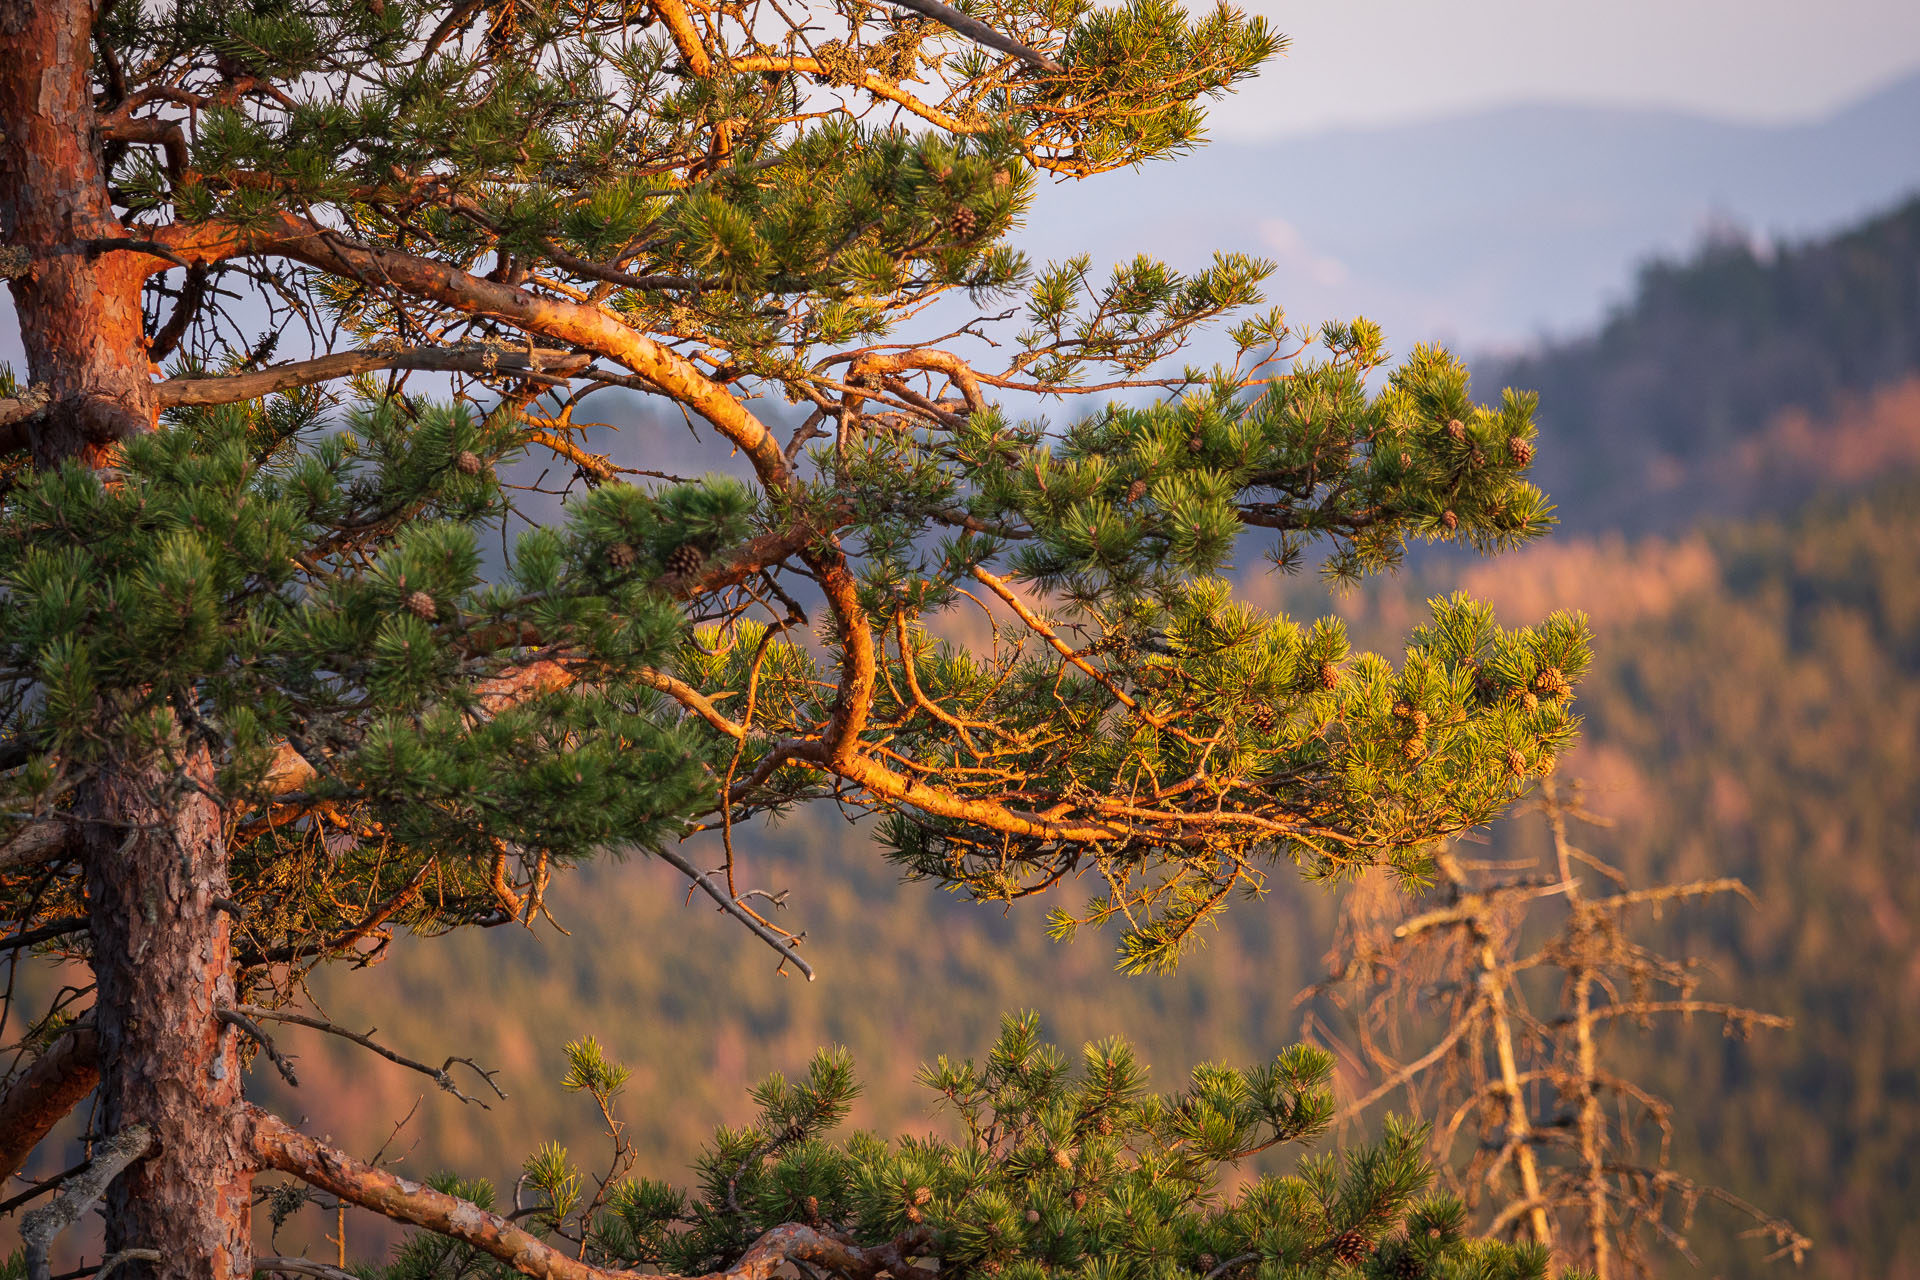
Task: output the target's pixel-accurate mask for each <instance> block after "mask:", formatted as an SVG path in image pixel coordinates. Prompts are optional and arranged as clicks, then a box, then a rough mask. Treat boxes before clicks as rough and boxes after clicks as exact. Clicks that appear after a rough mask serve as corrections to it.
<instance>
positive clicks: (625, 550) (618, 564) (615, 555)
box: [607, 542, 640, 569]
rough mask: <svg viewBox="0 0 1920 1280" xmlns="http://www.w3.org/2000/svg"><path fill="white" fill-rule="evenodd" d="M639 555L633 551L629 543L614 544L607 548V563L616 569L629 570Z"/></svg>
mask: <svg viewBox="0 0 1920 1280" xmlns="http://www.w3.org/2000/svg"><path fill="white" fill-rule="evenodd" d="M639 558H640V553H639V552H638V551H635V550H634V549H633V544H632V543H630V542H616V543H614V544H613V545H612V546H610V547H608V548H607V563H608V564H610V565H612V566H613V567H614V568H616V569H631V568H632V567H633V562H634V561H635V560H638V559H639Z"/></svg>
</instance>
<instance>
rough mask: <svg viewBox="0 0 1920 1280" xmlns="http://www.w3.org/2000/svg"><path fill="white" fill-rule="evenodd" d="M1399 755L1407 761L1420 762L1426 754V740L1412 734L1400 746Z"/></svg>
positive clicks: (1419, 735)
mask: <svg viewBox="0 0 1920 1280" xmlns="http://www.w3.org/2000/svg"><path fill="white" fill-rule="evenodd" d="M1400 754H1401V755H1403V756H1405V757H1406V758H1407V759H1409V760H1421V759H1424V758H1425V757H1426V754H1427V740H1426V738H1425V737H1424V736H1423V735H1421V734H1418V733H1416V734H1414V735H1413V736H1412V737H1411V738H1408V739H1407V740H1406V741H1405V742H1403V743H1401V744H1400Z"/></svg>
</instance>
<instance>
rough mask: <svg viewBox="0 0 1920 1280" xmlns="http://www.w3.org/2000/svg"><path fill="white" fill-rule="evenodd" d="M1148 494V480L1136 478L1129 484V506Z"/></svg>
mask: <svg viewBox="0 0 1920 1280" xmlns="http://www.w3.org/2000/svg"><path fill="white" fill-rule="evenodd" d="M1146 496H1147V482H1146V481H1145V480H1135V481H1134V482H1133V483H1132V484H1130V485H1128V486H1127V505H1128V506H1132V505H1133V504H1134V503H1136V502H1138V501H1140V499H1142V498H1144V497H1146Z"/></svg>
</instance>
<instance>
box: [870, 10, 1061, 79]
mask: <svg viewBox="0 0 1920 1280" xmlns="http://www.w3.org/2000/svg"><path fill="white" fill-rule="evenodd" d="M889 3H891V4H896V5H899V6H900V7H901V8H902V9H908V10H911V11H912V12H914V13H917V14H919V15H920V16H921V17H924V18H932V19H933V20H934V21H935V22H937V23H939V24H940V25H941V26H943V27H946V28H948V29H949V30H952V31H957V32H959V33H960V34H961V35H963V36H965V37H966V38H967V39H969V40H971V41H973V42H974V43H975V44H983V45H985V46H987V48H989V49H993V50H996V51H998V52H1000V53H1005V54H1011V55H1012V56H1013V57H1016V58H1018V59H1020V61H1022V62H1024V63H1026V64H1027V65H1028V66H1031V67H1037V68H1038V69H1040V70H1041V71H1050V72H1052V73H1054V74H1055V75H1058V74H1060V73H1061V72H1062V71H1064V70H1065V68H1064V67H1062V66H1061V65H1060V64H1059V63H1057V62H1055V61H1054V60H1053V59H1052V58H1049V57H1048V56H1047V55H1046V54H1044V53H1041V52H1040V51H1039V50H1038V49H1032V48H1029V47H1028V46H1026V45H1024V44H1021V43H1020V42H1019V41H1018V40H1015V39H1014V38H1013V37H1012V36H1006V35H1001V34H1000V33H999V32H998V31H995V30H994V29H993V28H992V27H990V26H988V25H987V24H986V23H984V22H982V21H980V20H979V19H978V18H969V17H968V16H967V15H966V14H964V13H962V12H960V11H959V10H958V9H956V8H954V7H953V6H952V5H950V4H942V3H941V2H940V0H889Z"/></svg>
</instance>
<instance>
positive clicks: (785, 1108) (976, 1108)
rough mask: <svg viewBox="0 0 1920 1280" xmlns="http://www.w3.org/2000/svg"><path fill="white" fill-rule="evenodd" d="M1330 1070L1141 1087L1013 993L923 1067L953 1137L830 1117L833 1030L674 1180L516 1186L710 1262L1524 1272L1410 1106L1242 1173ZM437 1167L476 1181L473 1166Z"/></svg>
mask: <svg viewBox="0 0 1920 1280" xmlns="http://www.w3.org/2000/svg"><path fill="white" fill-rule="evenodd" d="M570 1053H571V1057H572V1059H573V1063H572V1066H571V1068H570V1071H569V1084H570V1085H571V1084H575V1083H576V1082H578V1081H580V1080H582V1079H592V1078H598V1079H600V1080H602V1081H606V1080H608V1079H610V1076H609V1073H610V1072H612V1073H616V1074H617V1072H618V1068H617V1067H613V1066H612V1064H609V1063H607V1062H606V1061H605V1060H604V1058H603V1057H602V1056H601V1053H600V1050H599V1048H598V1046H596V1045H593V1044H592V1042H590V1041H588V1042H582V1043H579V1044H576V1045H574V1046H572V1047H571V1050H570ZM1076 1067H1077V1069H1076ZM1332 1069H1333V1059H1332V1057H1331V1055H1329V1054H1327V1053H1326V1052H1325V1051H1323V1050H1320V1049H1315V1048H1310V1047H1307V1046H1304V1045H1296V1046H1294V1047H1293V1048H1291V1049H1288V1050H1286V1051H1285V1052H1283V1053H1281V1054H1280V1055H1279V1056H1278V1057H1277V1058H1276V1059H1274V1061H1272V1062H1270V1063H1268V1064H1266V1065H1264V1066H1260V1067H1255V1068H1251V1069H1244V1070H1242V1069H1232V1068H1227V1067H1220V1066H1202V1067H1199V1068H1196V1069H1195V1071H1194V1072H1193V1075H1192V1078H1191V1079H1190V1080H1189V1081H1187V1083H1186V1085H1185V1087H1184V1088H1182V1089H1180V1090H1179V1091H1177V1092H1175V1093H1171V1094H1157V1093H1154V1092H1152V1091H1151V1090H1150V1089H1149V1088H1148V1085H1147V1074H1148V1072H1147V1067H1146V1065H1145V1064H1144V1063H1142V1062H1140V1061H1139V1060H1138V1058H1137V1057H1136V1056H1135V1053H1134V1051H1133V1049H1132V1047H1131V1046H1129V1045H1128V1044H1126V1043H1125V1042H1124V1041H1119V1040H1108V1041H1103V1042H1100V1043H1097V1044H1089V1045H1086V1046H1085V1047H1084V1048H1083V1049H1082V1050H1081V1053H1080V1057H1079V1061H1078V1063H1077V1064H1075V1063H1073V1062H1070V1061H1069V1059H1068V1057H1067V1055H1065V1054H1064V1053H1062V1052H1061V1051H1060V1050H1059V1049H1057V1048H1056V1047H1054V1046H1053V1045H1051V1044H1048V1043H1046V1041H1045V1040H1044V1039H1043V1037H1042V1034H1041V1029H1040V1026H1039V1022H1038V1020H1037V1019H1036V1018H1035V1017H1034V1016H1033V1015H1031V1014H1023V1015H1018V1016H1009V1017H1007V1018H1005V1019H1004V1020H1003V1023H1002V1028H1001V1033H1000V1036H999V1039H998V1040H997V1041H996V1042H995V1043H994V1045H993V1046H992V1047H991V1049H990V1050H989V1052H988V1054H987V1056H986V1057H985V1059H984V1060H981V1061H978V1062H976V1061H975V1060H973V1059H971V1058H968V1059H964V1060H960V1061H954V1060H951V1059H947V1058H941V1059H939V1060H938V1061H937V1062H935V1063H933V1064H930V1065H929V1066H927V1067H926V1068H924V1069H923V1070H922V1072H921V1081H922V1083H923V1084H925V1085H926V1087H927V1088H928V1089H929V1090H930V1091H931V1092H932V1093H933V1095H934V1097H935V1099H936V1110H937V1111H940V1112H945V1113H947V1114H948V1115H949V1116H950V1118H951V1121H952V1124H951V1126H950V1127H952V1128H954V1129H955V1130H956V1132H957V1134H958V1136H957V1137H955V1138H953V1139H951V1140H949V1139H945V1138H940V1137H937V1136H932V1135H929V1136H926V1137H902V1138H899V1139H896V1140H894V1141H891V1142H889V1141H887V1140H885V1139H883V1138H882V1137H880V1136H878V1135H875V1134H872V1133H866V1132H855V1133H852V1134H849V1135H846V1136H844V1137H841V1136H837V1135H836V1130H837V1129H838V1128H839V1127H840V1126H841V1124H842V1122H843V1121H844V1120H845V1118H846V1115H847V1111H848V1108H849V1106H850V1104H851V1103H852V1102H853V1100H854V1099H855V1098H856V1097H857V1096H858V1094H859V1092H860V1086H859V1083H858V1081H857V1079H856V1077H855V1075H854V1071H853V1064H852V1060H851V1058H850V1057H849V1056H848V1055H847V1054H846V1053H845V1051H844V1050H825V1051H822V1052H821V1053H820V1054H818V1055H816V1056H815V1058H814V1059H813V1062H812V1064H811V1065H810V1066H809V1068H808V1071H807V1075H806V1077H805V1078H804V1079H802V1080H797V1081H790V1080H787V1079H785V1078H783V1077H781V1076H778V1075H775V1076H771V1077H769V1078H768V1079H766V1080H764V1081H762V1082H761V1083H760V1084H759V1085H758V1086H757V1087H755V1088H754V1090H753V1099H754V1102H755V1103H756V1105H757V1106H758V1108H759V1114H758V1116H757V1118H756V1119H755V1120H754V1122H753V1123H752V1124H750V1125H747V1126H745V1127H742V1128H739V1129H724V1128H723V1129H721V1130H720V1131H719V1132H718V1133H716V1134H715V1136H714V1140H713V1142H712V1144H711V1145H710V1146H708V1147H707V1149H706V1150H705V1151H704V1152H703V1153H702V1155H701V1157H700V1160H699V1161H698V1164H697V1169H696V1172H697V1175H698V1183H697V1185H696V1186H695V1187H694V1188H692V1189H691V1190H684V1191H683V1190H680V1189H677V1188H675V1187H673V1186H671V1185H669V1184H668V1183H665V1182H661V1181H657V1180H654V1179H649V1178H633V1177H626V1178H622V1179H620V1180H618V1181H614V1182H610V1183H607V1184H606V1185H604V1186H603V1188H602V1192H601V1195H600V1197H599V1199H598V1201H596V1202H595V1203H593V1204H591V1205H589V1204H588V1203H587V1197H586V1194H585V1188H587V1187H589V1186H591V1185H592V1184H593V1183H594V1182H595V1181H598V1180H599V1179H598V1177H597V1175H591V1174H588V1173H586V1172H584V1171H583V1170H581V1169H580V1168H579V1167H578V1166H577V1164H576V1163H575V1162H574V1160H573V1158H572V1157H571V1156H570V1155H569V1153H568V1152H567V1151H565V1150H564V1149H563V1148H560V1147H558V1146H551V1145H550V1146H547V1147H544V1148H542V1149H541V1150H540V1151H538V1152H536V1153H534V1154H533V1155H532V1156H531V1157H529V1158H528V1160H527V1161H526V1163H525V1166H524V1167H523V1169H522V1172H521V1178H520V1188H521V1191H520V1192H518V1193H517V1194H519V1195H523V1196H524V1197H525V1202H524V1204H523V1206H522V1207H523V1208H524V1210H525V1211H526V1212H525V1214H524V1217H525V1218H527V1219H531V1220H532V1221H535V1222H538V1223H539V1224H540V1225H541V1226H542V1228H543V1229H544V1230H545V1231H546V1232H548V1233H550V1234H551V1235H553V1236H554V1237H556V1238H558V1239H561V1240H566V1241H579V1242H580V1245H579V1246H576V1247H582V1248H583V1254H582V1256H584V1257H586V1258H588V1259H589V1260H591V1261H593V1262H595V1263H597V1264H599V1265H602V1266H618V1267H627V1268H631V1267H653V1268H659V1269H661V1270H663V1271H666V1272H669V1273H672V1274H678V1275H698V1274H704V1273H707V1272H711V1271H717V1270H722V1269H725V1268H727V1267H729V1266H731V1265H732V1264H733V1262H734V1261H735V1260H736V1259H738V1258H739V1257H740V1256H741V1255H742V1254H743V1253H744V1252H745V1251H746V1250H747V1248H748V1246H749V1245H751V1244H752V1242H753V1241H754V1240H755V1239H756V1238H758V1237H759V1236H760V1235H761V1234H762V1233H763V1232H765V1231H767V1230H769V1229H771V1228H773V1227H776V1226H778V1225H780V1224H783V1223H805V1224H807V1225H809V1226H812V1227H815V1228H817V1229H821V1230H824V1231H827V1232H829V1233H831V1234H835V1235H837V1236H839V1237H841V1238H844V1239H847V1240H849V1241H852V1242H855V1243H858V1244H862V1245H876V1244H884V1243H886V1242H889V1241H893V1240H897V1239H907V1240H910V1241H912V1242H913V1243H912V1246H911V1248H910V1249H909V1252H910V1253H911V1254H912V1255H913V1256H916V1257H918V1258H920V1259H921V1265H923V1266H924V1265H925V1263H927V1262H928V1261H934V1260H937V1261H938V1264H939V1271H940V1274H941V1275H956V1276H962V1277H995V1278H998V1280H1044V1278H1045V1277H1049V1276H1072V1277H1080V1278H1083V1280H1146V1278H1148V1277H1162V1278H1165V1280H1177V1278H1179V1277H1196V1278H1198V1277H1212V1278H1213V1280H1222V1278H1225V1280H1309V1278H1310V1277H1322V1276H1326V1277H1348V1276H1351V1277H1366V1278H1367V1280H1374V1278H1376V1277H1378V1278H1381V1280H1386V1278H1388V1277H1391V1278H1392V1280H1405V1278H1406V1277H1415V1278H1429V1277H1430V1278H1431V1280H1543V1278H1544V1277H1545V1276H1546V1275H1547V1274H1548V1266H1547V1257H1546V1252H1545V1250H1543V1249H1540V1248H1538V1247H1535V1246H1527V1245H1521V1246H1512V1245H1505V1244H1498V1243H1493V1242H1488V1241H1481V1240H1475V1239H1473V1238H1471V1237H1469V1236H1468V1234H1467V1232H1466V1226H1467V1221H1468V1216H1467V1213H1466V1210H1465V1208H1464V1207H1463V1206H1462V1204H1461V1202H1460V1201H1459V1200H1458V1199H1456V1198H1454V1197H1451V1196H1448V1195H1444V1194H1435V1193H1434V1192H1433V1190H1432V1183H1433V1169H1432V1167H1431V1166H1430V1165H1429V1164H1428V1163H1427V1161H1426V1159H1425V1158H1424V1155H1423V1147H1424V1145H1425V1143H1426V1140H1427V1131H1426V1127H1425V1126H1423V1125H1416V1124H1408V1123H1404V1122H1402V1121H1399V1120H1397V1119H1390V1120H1389V1121H1388V1122H1387V1124H1386V1126H1385V1129H1384V1131H1383V1133H1382V1136H1381V1138H1380V1141H1379V1142H1378V1143H1376V1144H1374V1145H1371V1146H1365V1147H1358V1148H1354V1149H1351V1150H1349V1151H1347V1152H1346V1153H1345V1154H1344V1155H1343V1156H1341V1157H1338V1158H1336V1157H1333V1156H1309V1157H1306V1158H1304V1159H1303V1160H1301V1162H1300V1165H1299V1169H1298V1171H1297V1172H1296V1173H1294V1174H1290V1175H1287V1176H1275V1175H1261V1176H1255V1175H1253V1174H1251V1173H1250V1172H1243V1171H1242V1170H1241V1168H1240V1166H1241V1165H1242V1164H1243V1163H1245V1162H1247V1161H1249V1160H1251V1159H1253V1158H1254V1157H1255V1156H1257V1155H1259V1154H1260V1153H1261V1152H1265V1151H1268V1150H1270V1149H1284V1148H1288V1147H1298V1146H1304V1145H1308V1144H1310V1143H1312V1141H1313V1140H1314V1139H1316V1138H1318V1137H1320V1136H1321V1135H1322V1134H1324V1133H1325V1131H1326V1129H1327V1127H1328V1126H1329V1124H1330V1123H1331V1121H1332V1119H1333V1114H1334V1103H1333V1096H1332V1094H1331V1092H1330V1091H1329V1090H1328V1088H1327V1082H1328V1079H1329V1076H1330V1075H1331V1072H1332ZM614 1123H617V1122H614ZM436 1185H437V1186H439V1187H440V1188H441V1189H443V1190H456V1189H457V1192H456V1193H457V1194H462V1195H464V1196H465V1198H467V1199H469V1200H473V1201H474V1202H475V1203H478V1204H482V1205H483V1206H484V1205H489V1204H491V1203H492V1201H493V1199H494V1194H493V1191H492V1188H491V1187H490V1186H487V1185H485V1184H474V1183H463V1182H460V1181H459V1180H457V1179H453V1178H450V1177H444V1176H443V1177H442V1178H441V1179H439V1180H437V1182H436ZM472 1274H480V1275H494V1274H511V1273H510V1272H507V1271H506V1270H505V1269H504V1268H501V1267H500V1265H499V1264H498V1263H495V1262H493V1261H492V1260H491V1259H489V1258H486V1257H484V1256H483V1255H478V1254H475V1253H473V1252H471V1251H469V1250H466V1249H464V1248H461V1247H458V1246H450V1245H448V1244H447V1243H446V1242H445V1241H443V1240H442V1239H440V1238H439V1237H435V1236H429V1235H419V1236H415V1237H413V1238H412V1239H410V1240H409V1242H408V1243H407V1244H405V1245H404V1246H403V1247H402V1248H401V1249H400V1251H399V1253H398V1255H397V1257H396V1259H395V1261H394V1262H393V1263H392V1264H390V1265H388V1266H386V1267H384V1268H382V1269H381V1271H380V1276H381V1280H452V1278H453V1277H457V1276H461V1275H472ZM1566 1280H1578V1278H1577V1277H1576V1276H1575V1275H1574V1274H1573V1273H1566Z"/></svg>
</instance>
